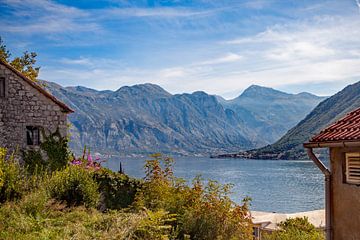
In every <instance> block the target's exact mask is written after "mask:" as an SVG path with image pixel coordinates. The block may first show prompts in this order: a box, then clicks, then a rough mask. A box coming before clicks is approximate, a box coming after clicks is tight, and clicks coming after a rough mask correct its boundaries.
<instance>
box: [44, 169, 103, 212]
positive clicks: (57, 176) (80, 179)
mask: <svg viewBox="0 0 360 240" xmlns="http://www.w3.org/2000/svg"><path fill="white" fill-rule="evenodd" d="M47 190H48V192H49V195H50V197H51V198H54V199H56V200H59V201H62V202H65V203H66V204H67V206H72V205H75V206H76V205H82V204H84V205H85V206H87V207H95V206H97V204H98V202H99V198H100V194H99V192H98V184H97V183H96V182H95V181H94V180H93V177H92V173H91V172H88V171H86V170H85V169H83V168H81V167H78V166H68V167H67V168H65V169H64V170H62V171H57V172H54V173H53V175H52V177H51V179H50V181H49V182H48V183H47Z"/></svg>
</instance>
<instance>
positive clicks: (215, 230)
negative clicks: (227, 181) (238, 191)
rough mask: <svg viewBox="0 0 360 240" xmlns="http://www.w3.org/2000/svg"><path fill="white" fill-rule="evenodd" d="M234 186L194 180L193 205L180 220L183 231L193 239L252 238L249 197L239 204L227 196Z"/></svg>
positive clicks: (188, 207)
mask: <svg viewBox="0 0 360 240" xmlns="http://www.w3.org/2000/svg"><path fill="white" fill-rule="evenodd" d="M230 188H231V185H221V184H219V183H217V182H215V181H209V183H208V184H207V186H205V187H204V186H203V184H202V182H201V180H200V179H199V178H197V179H195V180H194V183H193V188H192V192H193V195H192V199H191V204H190V205H188V206H186V207H185V212H184V214H183V215H182V216H181V218H180V219H179V221H180V224H181V225H182V231H183V233H185V234H188V235H190V236H191V237H192V239H224V240H225V239H251V238H252V230H251V218H250V216H249V213H248V210H249V209H248V202H249V199H244V202H243V204H242V205H237V204H235V203H234V202H232V201H231V200H230V198H229V197H228V195H229V193H230V192H229V190H230Z"/></svg>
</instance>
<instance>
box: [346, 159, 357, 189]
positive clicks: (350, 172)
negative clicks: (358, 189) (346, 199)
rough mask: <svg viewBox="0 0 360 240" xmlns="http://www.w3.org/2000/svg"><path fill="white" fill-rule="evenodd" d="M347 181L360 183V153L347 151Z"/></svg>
mask: <svg viewBox="0 0 360 240" xmlns="http://www.w3.org/2000/svg"><path fill="white" fill-rule="evenodd" d="M345 174H346V183H350V184H360V153H346V172H345Z"/></svg>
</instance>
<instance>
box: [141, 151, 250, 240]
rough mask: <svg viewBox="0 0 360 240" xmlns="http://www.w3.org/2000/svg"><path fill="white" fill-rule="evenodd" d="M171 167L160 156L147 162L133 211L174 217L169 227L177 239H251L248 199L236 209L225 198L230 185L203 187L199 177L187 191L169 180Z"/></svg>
mask: <svg viewBox="0 0 360 240" xmlns="http://www.w3.org/2000/svg"><path fill="white" fill-rule="evenodd" d="M172 164H173V160H172V159H171V158H166V157H163V156H161V155H160V154H156V155H153V159H152V160H149V161H147V163H146V164H145V169H146V177H145V182H144V184H143V186H142V188H141V191H139V192H138V193H137V195H136V201H135V202H134V207H135V208H138V209H139V208H143V207H145V208H148V209H150V210H154V211H161V210H162V209H163V210H164V211H166V212H169V213H170V214H175V215H176V216H177V217H176V218H177V219H176V221H173V222H172V225H173V229H176V232H177V236H176V237H177V238H180V239H184V238H185V237H187V238H191V239H209V240H210V239H252V227H251V219H250V215H249V213H248V201H249V199H245V200H244V202H243V204H242V205H238V204H236V203H234V202H232V201H231V200H230V198H229V193H230V188H231V185H221V184H218V183H217V182H214V181H209V183H208V184H207V186H205V187H204V184H203V182H202V180H201V179H200V178H199V177H198V178H195V179H194V182H193V186H192V187H189V186H187V185H186V184H185V181H184V180H182V179H178V178H175V177H174V176H173V171H172Z"/></svg>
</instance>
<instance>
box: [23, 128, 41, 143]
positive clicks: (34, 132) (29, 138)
mask: <svg viewBox="0 0 360 240" xmlns="http://www.w3.org/2000/svg"><path fill="white" fill-rule="evenodd" d="M39 133H40V131H39V128H38V127H33V126H27V127H26V142H27V145H33V146H37V145H39V144H40V134H39Z"/></svg>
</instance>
